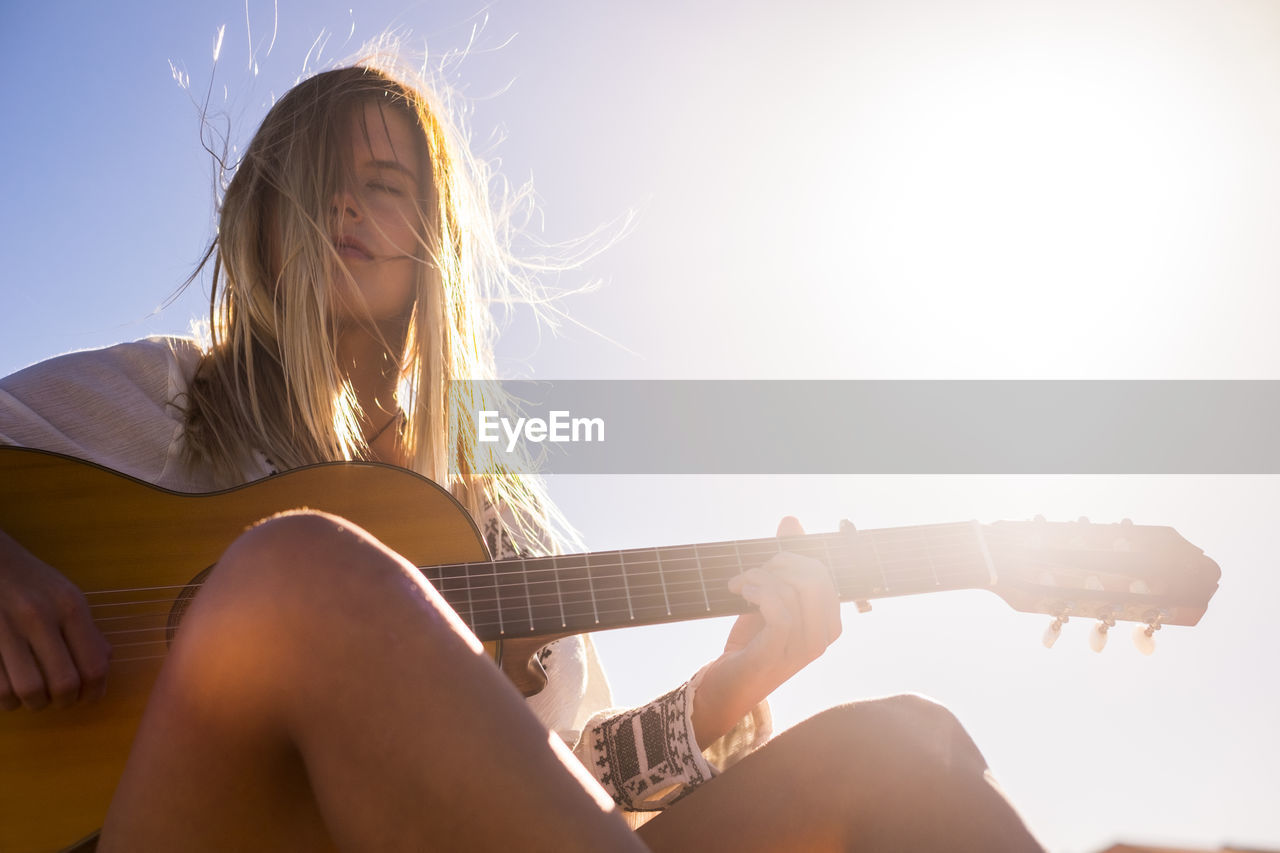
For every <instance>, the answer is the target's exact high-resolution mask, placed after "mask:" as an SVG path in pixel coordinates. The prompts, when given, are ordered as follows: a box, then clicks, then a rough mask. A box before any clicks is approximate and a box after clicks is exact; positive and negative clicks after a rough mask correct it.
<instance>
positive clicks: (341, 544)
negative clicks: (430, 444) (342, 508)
mask: <svg viewBox="0 0 1280 853" xmlns="http://www.w3.org/2000/svg"><path fill="white" fill-rule="evenodd" d="M395 599H412V600H415V601H417V602H418V603H419V604H420V605H423V604H430V605H434V606H438V607H439V606H447V605H443V601H442V600H441V599H440V598H439V596H438V595H435V593H434V590H432V589H431V588H430V586H429V584H428V583H427V581H426V580H425V579H424V578H423V577H422V576H421V574H420V573H419V572H417V571H416V570H415V569H414V568H413V567H412V566H411V565H410V564H409V563H408V562H407V561H406V560H404V559H403V558H402V557H400V556H399V555H397V554H396V553H395V552H393V551H391V550H390V549H389V548H387V547H386V546H385V545H383V544H382V543H381V542H379V541H378V540H377V539H376V538H374V537H373V536H372V535H370V534H369V533H367V532H365V531H364V530H362V529H361V528H360V527H358V526H356V525H354V524H351V523H350V522H348V521H346V520H345V519H342V518H340V517H338V516H334V515H329V514H326V513H320V512H311V511H295V512H289V513H285V514H281V515H277V516H273V517H272V518H269V519H267V520H265V521H262V522H260V523H259V524H257V525H255V526H254V527H252V528H250V529H249V530H248V531H246V532H245V533H243V534H242V535H241V536H240V537H239V538H237V539H236V540H235V541H234V542H233V543H232V544H231V546H230V547H229V548H227V550H226V551H225V552H224V553H223V555H222V557H221V559H219V561H218V563H217V564H216V566H215V567H214V568H213V571H212V572H211V573H210V576H209V577H208V579H207V581H206V583H205V584H204V586H203V588H202V589H201V591H200V593H199V594H198V595H197V596H196V598H195V601H194V602H193V606H192V608H191V611H190V613H189V614H187V615H186V617H184V619H183V623H184V626H185V625H186V624H187V623H188V622H190V621H205V622H214V623H221V622H224V621H227V620H228V619H233V620H234V622H235V623H236V626H237V628H236V630H237V631H241V632H243V631H254V630H256V629H258V628H261V629H262V630H264V631H276V632H297V631H303V632H307V631H310V630H312V629H316V630H334V629H337V628H340V627H341V626H342V625H343V624H346V623H349V622H351V621H357V622H358V621H362V620H367V621H376V620H377V619H378V618H379V611H380V610H381V609H385V608H387V607H388V606H390V605H388V602H389V601H393V600H395Z"/></svg>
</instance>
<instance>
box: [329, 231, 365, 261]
mask: <svg viewBox="0 0 1280 853" xmlns="http://www.w3.org/2000/svg"><path fill="white" fill-rule="evenodd" d="M337 247H338V256H339V257H341V258H346V259H354V260H358V261H372V260H373V253H372V252H370V251H369V249H368V247H367V246H365V244H364V243H362V242H360V240H359V239H358V238H356V237H350V236H346V237H339V238H338V240H337Z"/></svg>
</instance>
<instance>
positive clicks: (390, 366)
mask: <svg viewBox="0 0 1280 853" xmlns="http://www.w3.org/2000/svg"><path fill="white" fill-rule="evenodd" d="M403 343H404V331H403V329H402V328H401V329H399V330H398V331H397V330H393V329H387V328H380V329H379V330H378V331H377V332H374V331H373V330H370V329H368V328H366V327H359V326H355V325H352V326H350V327H348V328H346V329H343V330H341V331H340V332H339V333H338V340H337V345H338V347H337V349H338V363H339V364H340V365H341V366H342V370H343V373H344V375H345V376H346V378H347V379H348V380H349V381H350V382H351V388H352V390H353V391H355V394H356V402H358V403H359V404H360V410H361V411H362V412H363V413H364V419H363V420H362V421H361V429H362V430H363V432H364V435H365V438H366V440H368V441H369V442H370V444H369V449H370V451H371V453H372V455H373V458H375V459H377V460H379V461H383V462H397V461H399V459H398V457H399V441H398V436H399V430H397V429H394V428H387V427H388V424H389V423H390V422H391V421H393V420H395V419H396V418H398V417H399V416H400V409H399V406H398V405H397V403H396V386H397V384H398V383H399V378H400V368H399V364H398V353H399V351H400V347H402V345H403ZM392 348H394V349H392Z"/></svg>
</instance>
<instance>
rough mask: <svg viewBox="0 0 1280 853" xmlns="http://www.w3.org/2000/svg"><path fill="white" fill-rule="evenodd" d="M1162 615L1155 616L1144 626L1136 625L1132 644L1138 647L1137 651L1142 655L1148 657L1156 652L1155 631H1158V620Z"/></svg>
mask: <svg viewBox="0 0 1280 853" xmlns="http://www.w3.org/2000/svg"><path fill="white" fill-rule="evenodd" d="M1162 618H1163V614H1157V615H1156V616H1154V617H1153V618H1152V619H1151V621H1150V622H1148V623H1147V624H1146V625H1138V626H1137V627H1135V628H1134V629H1133V644H1134V645H1135V646H1137V647H1138V651H1140V652H1142V653H1143V654H1144V655H1149V654H1151V653H1152V652H1154V651H1155V650H1156V638H1155V636H1154V635H1155V633H1156V631H1159V630H1160V620H1161V619H1162Z"/></svg>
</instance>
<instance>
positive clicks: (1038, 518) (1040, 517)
mask: <svg viewBox="0 0 1280 853" xmlns="http://www.w3.org/2000/svg"><path fill="white" fill-rule="evenodd" d="M1031 520H1032V521H1035V522H1039V523H1040V524H1044V523H1045V522H1044V516H1043V515H1037V516H1036V517H1035V518H1033V519H1031Z"/></svg>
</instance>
